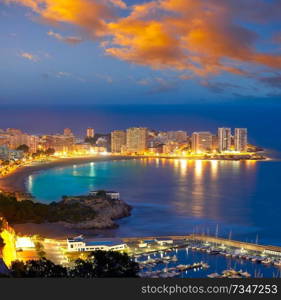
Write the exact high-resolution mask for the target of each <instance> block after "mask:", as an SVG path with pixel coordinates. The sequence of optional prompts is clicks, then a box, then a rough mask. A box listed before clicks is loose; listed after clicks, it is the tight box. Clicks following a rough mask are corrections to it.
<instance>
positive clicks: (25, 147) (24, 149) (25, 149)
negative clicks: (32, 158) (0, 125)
mask: <svg viewBox="0 0 281 300" xmlns="http://www.w3.org/2000/svg"><path fill="white" fill-rule="evenodd" d="M17 150H19V151H23V152H24V153H28V151H29V147H28V146H27V145H25V144H23V145H20V146H18V148H17Z"/></svg>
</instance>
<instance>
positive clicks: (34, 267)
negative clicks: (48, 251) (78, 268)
mask: <svg viewBox="0 0 281 300" xmlns="http://www.w3.org/2000/svg"><path fill="white" fill-rule="evenodd" d="M11 274H12V277H21V278H43V277H45V278H66V277H68V273H67V268H65V267H63V266H61V265H56V264H54V263H53V262H51V261H50V260H47V259H45V258H43V259H40V260H29V261H27V262H26V263H23V262H20V261H15V262H13V263H12V266H11Z"/></svg>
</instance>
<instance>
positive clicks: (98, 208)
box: [60, 193, 132, 229]
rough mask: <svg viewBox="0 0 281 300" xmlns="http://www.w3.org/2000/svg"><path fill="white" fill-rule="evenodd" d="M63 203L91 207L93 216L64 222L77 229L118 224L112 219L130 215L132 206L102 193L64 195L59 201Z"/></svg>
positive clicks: (113, 226)
mask: <svg viewBox="0 0 281 300" xmlns="http://www.w3.org/2000/svg"><path fill="white" fill-rule="evenodd" d="M60 203H62V204H64V205H75V204H79V205H82V206H85V207H88V208H91V209H92V211H93V212H94V213H95V218H93V219H92V220H85V221H82V222H78V223H66V222H65V223H64V224H65V226H67V227H70V228H77V229H106V228H115V227H117V226H118V225H117V224H116V223H115V222H114V220H117V219H121V218H124V217H128V216H130V215H131V210H132V207H131V206H130V205H128V204H127V203H125V202H124V201H122V200H115V199H111V198H110V197H108V196H106V195H105V194H104V193H101V194H100V195H95V196H93V195H88V196H75V197H71V196H64V197H63V200H62V201H61V202H60Z"/></svg>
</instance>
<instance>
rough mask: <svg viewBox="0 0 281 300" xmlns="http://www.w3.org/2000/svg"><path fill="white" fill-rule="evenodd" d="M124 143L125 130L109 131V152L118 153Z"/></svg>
mask: <svg viewBox="0 0 281 300" xmlns="http://www.w3.org/2000/svg"><path fill="white" fill-rule="evenodd" d="M125 145H126V132H125V131H123V130H114V131H112V132H111V152H113V153H120V152H122V147H123V146H125Z"/></svg>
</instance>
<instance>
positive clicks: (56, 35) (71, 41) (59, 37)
mask: <svg viewBox="0 0 281 300" xmlns="http://www.w3.org/2000/svg"><path fill="white" fill-rule="evenodd" d="M47 34H48V35H49V36H51V37H54V38H55V39H57V40H59V41H62V42H65V43H68V44H72V45H76V44H79V43H81V42H82V41H83V40H82V38H80V37H78V36H68V37H64V36H62V35H61V34H59V33H56V32H54V31H52V30H50V31H48V33H47Z"/></svg>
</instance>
